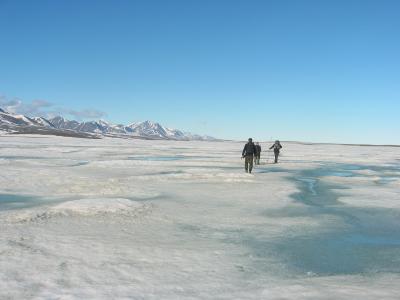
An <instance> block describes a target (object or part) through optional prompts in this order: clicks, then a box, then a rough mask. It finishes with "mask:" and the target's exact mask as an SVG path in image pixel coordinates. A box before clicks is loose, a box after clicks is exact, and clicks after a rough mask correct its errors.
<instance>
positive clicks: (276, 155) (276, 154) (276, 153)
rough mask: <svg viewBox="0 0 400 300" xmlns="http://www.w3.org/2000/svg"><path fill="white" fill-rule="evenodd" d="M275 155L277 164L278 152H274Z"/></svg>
mask: <svg viewBox="0 0 400 300" xmlns="http://www.w3.org/2000/svg"><path fill="white" fill-rule="evenodd" d="M274 154H275V163H276V164H277V163H278V156H279V151H274Z"/></svg>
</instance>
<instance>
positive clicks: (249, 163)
mask: <svg viewBox="0 0 400 300" xmlns="http://www.w3.org/2000/svg"><path fill="white" fill-rule="evenodd" d="M244 169H245V170H246V173H247V172H249V173H251V171H252V170H253V155H246V157H245V159H244Z"/></svg>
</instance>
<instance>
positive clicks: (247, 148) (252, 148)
mask: <svg viewBox="0 0 400 300" xmlns="http://www.w3.org/2000/svg"><path fill="white" fill-rule="evenodd" d="M256 154H257V148H256V145H254V143H253V139H252V138H249V141H248V143H247V144H246V145H244V148H243V151H242V158H244V159H245V160H244V169H245V170H246V173H251V171H252V170H253V159H254V156H255V155H256Z"/></svg>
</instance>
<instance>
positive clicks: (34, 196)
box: [0, 136, 400, 299]
mask: <svg viewBox="0 0 400 300" xmlns="http://www.w3.org/2000/svg"><path fill="white" fill-rule="evenodd" d="M263 144H264V143H262V145H263ZM265 146H267V144H265ZM242 147H243V143H239V142H194V141H192V142H174V141H145V140H119V139H103V140H82V139H73V138H61V137H50V136H48V137H41V136H1V137H0V168H1V171H0V229H1V235H0V299H398V295H399V294H400V222H399V220H400V194H399V191H400V190H399V187H400V161H399V160H398V157H399V154H400V148H396V147H361V146H341V145H302V144H296V143H285V144H284V147H285V148H284V151H282V157H281V163H280V164H278V165H274V164H271V162H272V153H271V152H269V151H266V152H263V154H262V157H261V158H262V164H261V165H260V166H257V167H256V168H255V170H254V172H253V174H246V173H244V170H243V161H242V160H240V155H241V150H242ZM264 148H266V147H264Z"/></svg>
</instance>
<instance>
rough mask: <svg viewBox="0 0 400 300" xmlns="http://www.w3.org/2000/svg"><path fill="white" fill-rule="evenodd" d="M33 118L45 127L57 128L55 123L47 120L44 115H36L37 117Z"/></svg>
mask: <svg viewBox="0 0 400 300" xmlns="http://www.w3.org/2000/svg"><path fill="white" fill-rule="evenodd" d="M33 120H35V122H36V123H38V124H39V125H42V126H45V127H50V128H55V127H54V125H53V124H52V123H51V122H50V121H49V120H47V119H45V118H43V117H35V118H33Z"/></svg>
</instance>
